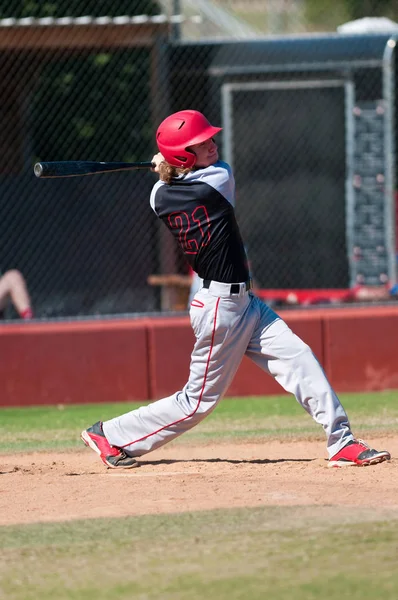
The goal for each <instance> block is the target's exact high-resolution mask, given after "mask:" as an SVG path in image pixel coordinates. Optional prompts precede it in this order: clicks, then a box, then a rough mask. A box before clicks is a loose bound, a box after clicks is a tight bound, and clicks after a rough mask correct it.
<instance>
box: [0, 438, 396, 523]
mask: <svg viewBox="0 0 398 600" xmlns="http://www.w3.org/2000/svg"><path fill="white" fill-rule="evenodd" d="M367 441H368V442H369V443H370V444H371V445H373V446H374V447H376V448H378V449H380V450H382V449H387V450H389V451H390V452H391V454H392V457H393V458H392V460H391V461H390V462H387V463H382V464H380V465H375V466H373V467H366V468H355V467H350V468H345V469H329V468H327V460H326V453H325V446H324V444H323V443H322V442H319V441H293V442H275V441H272V442H266V443H263V444H262V443H253V442H250V443H243V442H239V443H234V444H230V443H228V444H219V445H200V446H199V445H198V446H194V445H189V446H188V445H178V444H174V445H173V444H171V445H169V446H166V447H164V448H161V449H160V450H157V451H155V452H152V453H151V454H150V455H147V456H146V457H143V459H141V460H140V465H141V466H140V467H139V468H137V469H131V470H127V471H112V470H107V469H106V468H105V467H104V466H103V465H102V463H101V462H100V461H99V459H98V458H97V456H96V455H95V454H94V453H93V452H92V451H90V450H89V449H87V448H82V450H81V451H80V450H79V451H70V452H63V453H44V452H42V453H31V454H17V455H3V456H0V525H10V524H18V523H33V522H49V521H66V520H71V519H84V518H98V517H122V516H132V515H143V514H155V513H157V514H159V513H172V512H184V511H195V510H207V509H214V508H224V507H227V508H232V507H243V506H261V505H325V506H331V505H332V506H333V505H334V506H338V505H344V506H362V507H375V508H376V507H377V508H383V507H390V508H398V458H394V457H398V437H397V436H388V437H386V436H384V437H383V438H379V439H367ZM320 457H323V458H320Z"/></svg>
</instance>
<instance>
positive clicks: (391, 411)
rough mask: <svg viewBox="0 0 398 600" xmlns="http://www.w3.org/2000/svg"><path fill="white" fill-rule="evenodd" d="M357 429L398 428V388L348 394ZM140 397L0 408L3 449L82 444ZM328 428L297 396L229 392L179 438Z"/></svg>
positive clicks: (305, 433)
mask: <svg viewBox="0 0 398 600" xmlns="http://www.w3.org/2000/svg"><path fill="white" fill-rule="evenodd" d="M341 401H342V403H343V405H344V407H345V409H346V411H347V413H348V415H349V417H350V420H351V424H352V427H353V429H354V431H355V433H356V434H357V435H360V434H362V432H363V434H364V435H366V434H367V433H369V432H371V433H375V434H376V433H383V432H387V431H397V430H398V390H394V391H386V392H378V393H368V394H363V393H361V394H343V395H341ZM137 406H139V403H111V404H83V405H65V406H45V407H27V408H3V409H0V452H20V451H21V452H22V451H24V452H26V451H28V450H51V449H59V450H62V449H67V448H78V447H80V446H81V442H80V439H79V435H80V431H81V430H82V429H84V428H85V427H87V426H90V425H91V424H92V423H94V422H96V421H98V420H102V421H105V420H107V419H110V418H112V417H115V416H118V415H120V414H123V413H125V412H127V411H129V410H133V409H134V408H137ZM323 435H324V434H323V431H322V430H321V429H320V428H319V426H318V425H316V423H314V422H313V421H312V419H311V418H310V417H309V416H308V415H307V413H306V412H305V411H304V410H303V409H302V408H301V406H300V405H299V404H298V403H297V402H296V400H295V399H294V398H293V397H292V396H287V395H285V396H267V397H248V398H225V399H224V400H223V401H221V402H220V404H219V406H218V407H217V408H216V410H215V411H214V412H213V413H212V414H211V415H209V417H207V419H205V420H204V421H203V422H202V423H201V424H200V425H199V426H198V427H196V428H194V429H193V430H191V431H189V432H188V433H186V434H185V435H184V436H182V437H181V438H179V439H178V440H176V441H175V442H173V443H176V444H187V443H193V442H194V443H200V442H206V441H208V440H210V439H215V438H216V439H217V440H220V441H223V440H224V441H228V440H231V439H235V440H239V439H247V438H250V439H253V440H255V439H264V438H281V437H284V438H292V437H294V438H297V437H302V438H314V439H315V438H319V439H323Z"/></svg>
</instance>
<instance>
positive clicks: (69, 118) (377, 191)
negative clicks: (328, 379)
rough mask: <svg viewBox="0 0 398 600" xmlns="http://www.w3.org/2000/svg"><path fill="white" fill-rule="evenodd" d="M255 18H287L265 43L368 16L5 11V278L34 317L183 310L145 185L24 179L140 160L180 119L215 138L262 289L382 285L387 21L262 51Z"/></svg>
mask: <svg viewBox="0 0 398 600" xmlns="http://www.w3.org/2000/svg"><path fill="white" fill-rule="evenodd" d="M362 4H363V5H364V6H363V8H364V10H365V9H366V7H365V5H366V2H362ZM371 4H372V3H371V2H369V3H368V6H369V8H368V10H369V11H370V10H371ZM381 4H383V5H384V8H385V12H384V13H382V14H383V15H386V16H388V17H389V18H391V19H394V18H395V17H396V16H397V15H395V14H394V3H388V2H382V1H381V0H378V3H377V6H376V9H375V10H374V11H373V13H374V14H375V15H376V16H379V12H380V11H379V8H380V6H381ZM322 7H323V8H322ZM338 7H340V8H341V11H340V12H338V11H337V9H338ZM342 7H345V8H344V11H343V9H342ZM261 8H263V9H264V10H263V12H264V15H268V17H269V14H270V11H271V12H272V11H274V13H275V14H278V15H279V14H280V15H283V14H284V11H287V12H288V13H289V15H290V17H292V15H296V16H297V21H295V23H296V25H294V24H292V23H290V21H289V23H290V25H289V26H288V27H287V26H286V27H284V28H282V27H281V26H278V27H279V29H278V28H277V29H278V30H277V29H275V27H276V25H275V27H271V26H269V23H272V19H271V20H270V19H269V18H268V17H267V19H266V22H267V23H268V25H267V26H264V28H263V29H264V33H275V32H279V31H281V32H283V33H287V32H288V33H290V32H292V31H293V32H295V33H301V32H303V31H306V32H309V31H314V30H315V31H324V30H325V28H324V27H321V26H320V23H321V22H325V23H326V22H330V23H332V22H333V23H334V25H336V26H338V25H340V24H342V22H344V20H347V19H350V18H360V17H367V16H369V15H370V16H372V13H371V12H363V13H360V11H359V12H358V10H357V9H358V3H357V2H356V0H347V1H346V2H343V0H341V1H340V0H339V1H336V0H335V1H334V2H333V3H332V2H326V1H325V2H323V3H322V1H321V0H319V1H318V0H317V1H316V2H312V1H310V0H307V1H305V0H296V1H294V0H289V1H283V0H281V1H280V2H277V0H273V1H272V2H271V1H269V2H266V1H264V2H245V1H244V0H242V1H241V2H232V0H231V1H230V2H227V1H226V0H225V1H224V2H221V1H218V2H198V1H197V2H195V3H190V2H183V1H182V0H181V1H180V2H164V3H162V2H150V1H146V0H142V1H141V2H128V1H127V0H126V1H124V2H123V1H121V0H120V1H119V2H116V1H114V2H112V3H111V2H106V1H102V2H99V1H98V0H97V1H96V2H91V1H89V0H80V1H76V2H70V1H69V2H65V1H63V0H59V2H53V3H51V4H47V3H38V2H36V3H35V2H29V3H28V2H14V3H13V2H11V3H10V2H9V3H8V4H7V5H6V3H5V2H2V1H1V0H0V33H1V35H0V52H1V59H2V60H1V63H0V64H1V67H0V68H1V70H2V73H1V79H0V82H1V83H0V95H1V111H0V121H1V132H2V135H1V138H0V139H1V151H2V162H1V165H2V166H1V179H0V186H1V192H2V202H1V206H2V218H1V221H0V228H1V239H2V252H1V257H0V268H1V271H2V272H5V271H7V270H8V269H11V268H16V269H19V270H20V271H21V272H22V273H23V275H24V276H25V278H26V280H27V283H28V287H29V291H30V293H31V296H32V301H33V306H34V309H35V315H36V316H37V317H41V318H48V317H76V316H80V317H85V316H92V315H114V314H124V313H129V314H130V313H143V312H154V311H158V310H160V309H165V308H170V309H173V308H179V309H181V308H182V309H184V308H185V304H184V303H185V302H186V296H187V292H188V283H187V282H188V281H189V279H188V278H184V277H185V276H187V268H186V265H185V262H184V260H183V258H182V257H181V255H180V253H179V251H178V250H177V248H176V247H175V246H174V244H173V242H172V241H171V236H169V234H168V232H167V231H163V229H162V226H161V224H160V222H158V221H157V219H156V217H155V215H154V214H153V212H152V210H151V209H150V207H149V193H150V189H151V187H152V185H153V184H154V182H155V181H156V177H155V175H153V174H152V173H150V172H142V171H139V172H129V173H123V174H122V173H115V174H108V175H95V176H91V177H75V178H67V179H53V180H40V179H37V178H35V177H34V175H33V165H34V163H35V162H37V161H51V160H102V161H116V160H117V161H122V160H123V161H135V160H150V159H151V157H152V155H153V153H154V152H155V150H156V148H155V144H154V132H155V130H156V127H157V124H158V123H159V122H160V120H161V119H163V118H164V117H165V116H166V115H167V114H169V113H170V112H173V111H176V110H180V109H183V108H188V107H189V108H195V109H197V110H202V111H203V112H205V114H206V115H207V116H208V118H209V119H210V120H211V121H213V122H214V123H215V124H220V125H222V126H223V128H224V129H223V132H222V133H221V134H220V136H219V145H220V150H221V155H222V156H223V158H224V159H226V160H228V161H229V162H230V163H232V165H233V167H234V171H235V177H236V182H237V201H236V209H237V214H238V219H239V222H240V224H241V227H242V232H243V235H244V238H245V241H246V244H247V248H248V253H249V257H250V259H251V263H252V270H253V274H254V277H255V279H256V283H257V286H258V288H259V289H267V288H272V289H274V288H284V289H285V288H314V289H324V288H335V289H340V288H343V289H344V288H347V289H348V288H350V287H353V286H354V285H356V284H358V283H360V284H367V285H372V286H373V285H375V286H381V285H384V284H393V283H394V282H395V278H396V274H395V268H396V263H395V261H396V258H395V256H396V251H395V237H396V236H395V215H394V210H395V208H394V190H395V179H396V177H395V173H396V164H395V139H396V125H395V122H396V120H395V80H396V73H395V71H396V66H395V37H397V38H398V36H396V34H395V33H394V27H393V24H391V25H390V27H391V33H389V32H384V33H378V34H372V35H363V34H356V35H354V36H352V35H349V34H348V35H347V34H333V35H330V36H326V35H324V34H322V35H319V34H313V35H311V36H308V35H306V36H303V37H297V36H294V37H290V36H288V37H284V36H283V35H282V36H279V37H262V36H261V35H259V32H258V28H257V30H256V31H254V28H253V27H252V25H253V17H252V16H251V15H253V14H257V15H259V14H260V13H261ZM354 9H355V10H354ZM339 10H340V9H339ZM220 11H226V12H220ZM330 11H332V12H330ZM274 13H272V14H274ZM332 13H333V15H335V16H334V17H333V19H332V18H327V17H328V15H329V17H330V15H331V14H332ZM376 13H377V14H376ZM275 14H274V16H275ZM264 15H263V16H264ZM321 17H322V18H321ZM281 18H282V17H281ZM295 18H296V17H295ZM254 22H255V23H256V24H257V25H258V24H259V18H255V19H254ZM273 22H274V23H276V21H275V19H274V21H273ZM378 22H379V21H378ZM299 24H300V26H299ZM384 26H385V23H384ZM203 29H205V32H204V33H199V35H198V32H202V31H203ZM192 31H193V32H194V33H192V34H190V32H192ZM234 31H235V33H234ZM238 31H239V33H238ZM253 32H254V33H253ZM206 33H207V35H206ZM210 33H213V34H214V36H213V37H214V38H215V39H208V38H209V34H210ZM198 37H199V39H198ZM221 38H224V39H221ZM234 38H240V39H239V40H238V39H234ZM175 274H179V275H182V276H183V277H182V278H181V280H179V282H178V283H177V284H176V282H175V279H170V280H169V282H168V283H167V280H166V283H165V279H164V278H163V280H160V279H158V280H156V276H166V277H168V276H169V275H175ZM154 276H155V277H154ZM181 282H182V283H181ZM181 286H182V287H181ZM173 290H174V294H175V295H174V298H172V299H170V298H171V296H170V294H171V293H172V292H173ZM178 291H180V292H181V291H182V294H181V295H179V294H178ZM9 314H10V316H14V315H13V313H9Z"/></svg>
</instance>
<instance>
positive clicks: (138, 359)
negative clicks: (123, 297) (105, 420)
mask: <svg viewBox="0 0 398 600" xmlns="http://www.w3.org/2000/svg"><path fill="white" fill-rule="evenodd" d="M0 356H1V357H2V358H1V360H0V405H1V406H22V405H29V404H31V405H41V404H73V403H85V402H110V401H125V400H126V401H127V400H145V399H148V398H149V389H148V381H149V375H148V340H147V329H146V322H145V321H143V320H142V321H127V320H126V321H124V320H123V321H98V322H75V323H59V324H58V323H57V324H55V323H44V324H35V323H21V324H16V325H4V326H2V327H0Z"/></svg>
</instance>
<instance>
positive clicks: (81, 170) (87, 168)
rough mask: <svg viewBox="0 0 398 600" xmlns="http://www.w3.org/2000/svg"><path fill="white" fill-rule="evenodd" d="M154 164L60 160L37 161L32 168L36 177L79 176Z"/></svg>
mask: <svg viewBox="0 0 398 600" xmlns="http://www.w3.org/2000/svg"><path fill="white" fill-rule="evenodd" d="M154 166H155V165H154V164H153V163H151V162H149V161H147V162H97V161H93V160H61V161H53V162H38V163H36V164H35V166H34V168H33V170H34V174H35V175H36V177H41V178H42V179H46V178H50V177H79V176H82V175H95V174H97V173H112V172H115V171H133V170H135V169H151V168H152V167H154Z"/></svg>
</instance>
